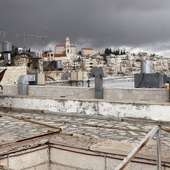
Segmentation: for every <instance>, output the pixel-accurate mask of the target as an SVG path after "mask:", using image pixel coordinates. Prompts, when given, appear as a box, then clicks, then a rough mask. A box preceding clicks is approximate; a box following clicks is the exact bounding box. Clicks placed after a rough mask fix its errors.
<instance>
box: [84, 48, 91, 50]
mask: <svg viewBox="0 0 170 170" xmlns="http://www.w3.org/2000/svg"><path fill="white" fill-rule="evenodd" d="M82 50H93V48H82Z"/></svg>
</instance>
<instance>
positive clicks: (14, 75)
mask: <svg viewBox="0 0 170 170" xmlns="http://www.w3.org/2000/svg"><path fill="white" fill-rule="evenodd" d="M5 68H7V70H6V72H5V75H4V77H3V79H2V81H1V85H4V84H17V83H18V78H19V76H20V75H26V74H27V67H25V66H23V67H22V66H18V67H16V66H13V67H1V68H0V69H1V70H4V69H5Z"/></svg>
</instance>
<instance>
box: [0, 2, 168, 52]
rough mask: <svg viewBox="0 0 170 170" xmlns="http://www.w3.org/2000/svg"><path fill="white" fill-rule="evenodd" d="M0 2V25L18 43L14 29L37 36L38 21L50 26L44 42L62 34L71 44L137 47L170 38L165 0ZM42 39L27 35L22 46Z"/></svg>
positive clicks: (55, 38) (102, 46) (38, 31)
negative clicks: (25, 41)
mask: <svg viewBox="0 0 170 170" xmlns="http://www.w3.org/2000/svg"><path fill="white" fill-rule="evenodd" d="M0 6H1V10H0V30H5V31H6V32H7V35H6V39H7V40H9V41H12V42H13V43H14V44H16V45H21V44H22V43H23V42H22V39H21V37H20V38H16V36H15V34H16V33H19V34H22V33H23V30H24V29H26V31H27V33H28V34H34V35H36V36H37V35H41V32H40V29H41V22H42V21H43V22H44V23H45V27H47V28H48V29H49V30H48V31H47V32H45V34H46V35H49V36H50V37H49V38H46V40H45V42H46V44H48V43H51V42H60V43H64V41H65V37H66V35H67V34H68V35H69V36H70V38H71V41H72V43H74V44H79V46H81V45H82V46H88V45H92V47H93V48H105V47H111V46H112V47H113V46H115V47H118V46H132V47H134V48H136V47H147V45H148V46H152V45H153V46H154V45H155V44H158V43H166V42H167V43H168V42H169V41H170V40H169V37H170V31H169V26H170V23H169V16H170V11H169V9H170V1H169V0H164V1H160V0H148V1H139V0H62V1H61V0H29V1H26V0H15V1H11V0H0ZM41 44H42V40H41V39H36V38H35V37H34V38H33V37H27V46H35V45H41ZM162 47H163V46H162ZM154 49H155V50H157V51H158V50H160V46H158V49H156V47H154ZM162 50H164V49H162Z"/></svg>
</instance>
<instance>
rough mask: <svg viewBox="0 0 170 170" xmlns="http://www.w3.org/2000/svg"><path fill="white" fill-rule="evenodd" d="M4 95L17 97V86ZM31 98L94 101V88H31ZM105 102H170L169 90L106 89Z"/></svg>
mask: <svg viewBox="0 0 170 170" xmlns="http://www.w3.org/2000/svg"><path fill="white" fill-rule="evenodd" d="M3 94H4V95H17V94H18V86H17V85H3ZM28 94H29V96H36V97H38V96H42V97H52V98H66V99H70V98H72V99H94V98H95V91H94V88H92V87H90V88H87V87H70V86H39V85H36V86H29V87H28ZM104 100H111V101H116V102H117V101H124V102H150V103H153V102H154V103H155V102H156V103H165V102H169V96H168V90H167V89H155V88H150V89H149V88H131V89H130V88H129V89H125V88H104Z"/></svg>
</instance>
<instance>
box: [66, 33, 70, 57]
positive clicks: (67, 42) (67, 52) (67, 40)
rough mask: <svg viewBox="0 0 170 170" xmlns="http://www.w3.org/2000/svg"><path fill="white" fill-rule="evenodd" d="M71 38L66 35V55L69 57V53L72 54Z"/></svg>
mask: <svg viewBox="0 0 170 170" xmlns="http://www.w3.org/2000/svg"><path fill="white" fill-rule="evenodd" d="M70 45H71V44H70V38H69V37H68V35H67V37H66V55H67V57H69V55H70Z"/></svg>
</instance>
